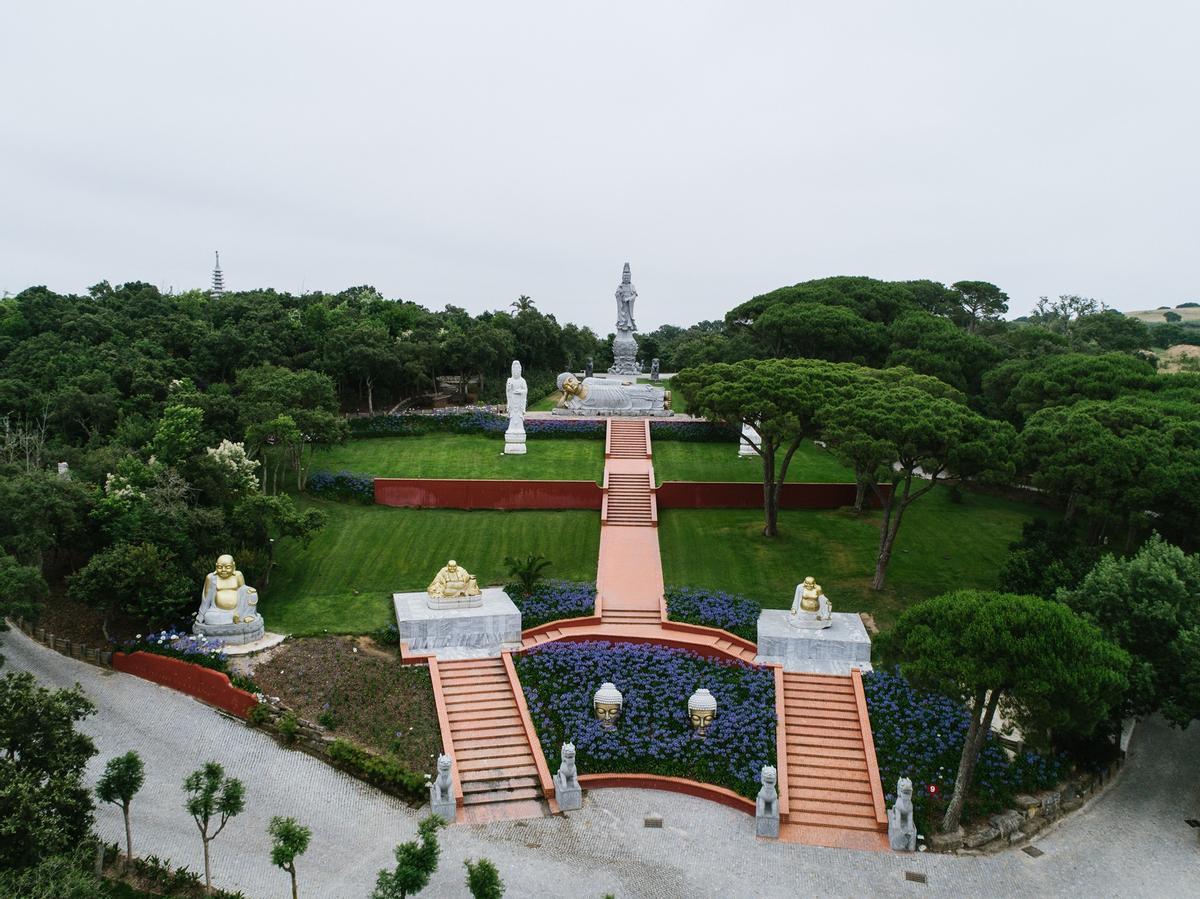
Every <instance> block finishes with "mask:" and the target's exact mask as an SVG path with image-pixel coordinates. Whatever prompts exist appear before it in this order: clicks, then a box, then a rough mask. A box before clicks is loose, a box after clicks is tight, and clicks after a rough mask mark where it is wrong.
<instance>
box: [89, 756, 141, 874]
mask: <svg viewBox="0 0 1200 899" xmlns="http://www.w3.org/2000/svg"><path fill="white" fill-rule="evenodd" d="M145 780H146V772H145V767H144V766H143V765H142V758H141V756H139V755H138V754H137V753H136V752H134V751H133V750H130V751H129V752H127V753H125V754H124V755H119V756H117V757H116V758H114V759H109V760H108V764H107V765H105V766H104V773H103V774H102V775H101V776H100V780H99V781H97V783H96V796H97V798H98V799H100V801H101V802H111V803H113V804H114V805H119V806H120V807H121V815H122V816H123V817H124V818H125V864H129V861H130V860H131V859H132V858H133V834H132V831H131V830H130V828H129V803H131V802H132V801H133V797H134V795H135V794H136V793H137V791H138V790H140V789H141V788H142V784H143V783H145Z"/></svg>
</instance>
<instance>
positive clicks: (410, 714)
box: [253, 637, 442, 772]
mask: <svg viewBox="0 0 1200 899" xmlns="http://www.w3.org/2000/svg"><path fill="white" fill-rule="evenodd" d="M253 678H254V681H255V683H257V684H258V686H259V688H260V689H262V691H263V692H264V693H266V694H267V695H268V696H277V697H279V699H281V700H282V701H283V702H284V703H285V704H287V705H288V706H290V707H291V708H293V709H295V711H296V714H298V715H299V716H300V717H302V718H307V719H308V720H310V721H315V722H320V719H321V716H322V714H325V713H329V714H332V716H333V728H332V730H331V733H332V734H333V735H334V736H338V737H343V738H346V739H349V740H352V741H353V742H355V743H358V744H360V745H361V746H364V747H366V748H368V749H373V750H375V751H376V752H383V753H387V754H389V755H391V756H393V757H394V758H395V759H396V760H397V761H399V762H400V763H401V764H403V765H405V766H406V767H407V768H409V769H410V770H412V771H418V772H420V771H428V772H432V771H433V770H434V759H435V757H436V756H437V754H438V753H439V752H440V751H441V746H442V736H441V731H440V730H439V728H438V719H437V706H436V705H435V704H434V700H433V685H432V684H431V683H430V679H429V669H428V668H426V667H425V666H423V665H401V664H400V658H399V654H398V653H397V652H396V651H395V650H384V649H381V648H379V647H378V646H377V645H376V644H375V643H374V641H372V640H370V639H369V638H363V637H360V638H354V637H307V638H294V639H290V640H288V641H287V642H286V643H284V644H283V646H282V647H281V648H280V649H279V650H278V651H277V652H275V653H272V654H271V655H270V656H269V657H268V658H264V659H263V660H261V661H258V660H255V661H254V662H253Z"/></svg>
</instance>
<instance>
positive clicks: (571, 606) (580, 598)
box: [504, 581, 596, 628]
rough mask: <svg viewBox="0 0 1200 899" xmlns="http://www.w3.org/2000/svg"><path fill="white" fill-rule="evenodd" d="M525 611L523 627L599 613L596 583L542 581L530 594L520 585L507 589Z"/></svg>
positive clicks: (522, 614)
mask: <svg viewBox="0 0 1200 899" xmlns="http://www.w3.org/2000/svg"><path fill="white" fill-rule="evenodd" d="M504 590H505V592H506V593H507V594H508V595H509V596H510V597H511V598H512V601H513V604H514V605H516V607H517V608H518V609H520V610H521V627H522V628H530V627H537V626H538V625H539V624H546V623H547V622H549V621H558V620H559V619H560V618H580V617H582V616H584V615H591V614H592V612H594V611H595V610H596V584H595V583H594V582H586V581H541V582H540V583H539V584H538V585H537V589H536V590H534V591H533V592H532V593H530V594H528V595H526V594H524V593H522V592H521V588H520V586H519V585H517V584H509V585H508V586H506V587H505V588H504Z"/></svg>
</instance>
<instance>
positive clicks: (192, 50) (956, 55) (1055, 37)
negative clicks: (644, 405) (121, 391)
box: [0, 0, 1200, 333]
mask: <svg viewBox="0 0 1200 899" xmlns="http://www.w3.org/2000/svg"><path fill="white" fill-rule="evenodd" d="M1198 33H1200V4H1197V3H1195V2H1192V0H1179V2H1173V3H1166V2H1140V3H1136V4H1135V3H1129V2H1123V3H1117V2H1109V0H1079V2H1075V0H1071V2H1060V0H1036V2H1011V0H1010V2H1005V3H998V2H997V3H984V2H979V0H968V2H964V0H946V2H919V0H907V2H895V0H888V2H862V0H859V2H853V3H827V2H821V3H817V2H797V0H789V2H781V3H752V2H743V3H721V4H715V3H700V2H690V3H684V2H679V3H672V4H656V3H649V2H645V0H640V2H635V3H628V4H611V3H610V4H598V3H589V4H582V3H575V2H563V0H556V2H547V3H537V4H534V3H519V2H508V3H497V2H494V0H493V2H488V3H479V4H469V5H468V4H455V3H421V4H415V3H409V4H401V3H397V2H375V3H348V2H339V3H323V4H316V3H298V2H287V3H283V2H263V0H256V2H215V0H204V2H191V3H185V2H178V0H173V2H145V3H130V2H118V0H105V2H103V3H97V2H94V0H88V2H76V3H64V2H48V3H34V2H23V3H9V4H6V8H5V10H4V12H3V13H0V46H2V47H3V69H4V71H3V86H2V87H0V113H2V121H0V210H2V213H0V290H8V291H11V292H16V291H19V290H21V289H23V288H25V287H27V286H29V285H32V284H46V285H48V286H50V287H51V288H53V289H55V290H59V291H64V292H81V291H83V290H84V289H85V288H86V287H87V286H88V285H89V284H93V283H95V282H97V281H99V280H101V279H108V280H109V281H111V282H113V283H114V284H115V283H119V282H122V281H127V280H144V281H150V282H153V283H155V284H158V285H160V286H161V287H163V288H164V289H166V288H172V287H173V288H174V289H175V290H177V291H178V290H182V289H186V288H190V287H203V286H206V285H207V283H208V279H209V274H210V269H211V267H212V251H213V250H214V249H220V251H221V260H222V265H223V268H224V270H225V274H226V284H227V286H228V287H229V288H232V289H245V288H252V287H259V286H273V287H276V288H278V289H280V290H288V291H293V292H300V291H305V290H314V289H321V290H329V291H336V290H339V289H342V288H344V287H347V286H351V285H358V284H372V285H374V286H375V287H377V288H378V289H379V290H380V291H381V292H382V293H383V294H384V295H385V296H389V297H402V298H404V299H409V300H414V301H416V302H420V303H423V304H425V305H427V306H430V307H432V308H440V307H441V306H443V305H444V304H446V303H455V304H457V305H461V306H465V307H466V308H467V309H469V310H471V311H473V312H479V311H482V310H484V309H496V308H502V307H505V306H506V305H507V304H508V303H509V302H510V301H511V300H512V299H513V298H515V297H516V296H517V295H518V294H522V293H525V294H529V295H530V296H532V297H533V298H534V300H535V302H536V303H537V305H538V307H539V308H541V309H542V310H544V311H547V312H553V313H555V314H556V315H557V316H558V317H559V320H560V321H568V320H573V321H577V322H580V323H583V324H589V325H591V326H593V327H595V328H596V329H598V330H599V331H600V332H601V333H604V332H607V331H609V330H611V329H612V326H613V322H614V318H615V304H614V302H613V299H612V296H613V291H614V290H615V288H616V286H617V283H618V281H619V279H620V272H621V265H622V263H624V262H625V261H627V260H628V261H629V262H630V263H631V264H632V266H633V279H634V284H635V285H636V286H637V288H638V291H639V294H640V298H639V301H638V308H637V310H636V311H637V318H638V324H639V326H640V327H641V328H642V330H649V329H651V328H654V327H656V326H657V325H659V324H662V323H664V322H673V323H677V324H690V323H692V322H694V321H697V320H700V319H706V318H719V317H720V316H722V315H723V314H724V313H725V311H726V310H728V309H729V308H730V307H731V306H733V305H734V304H736V303H738V302H741V301H742V300H745V299H748V298H749V297H751V296H754V295H755V294H758V293H762V292H764V291H767V290H770V289H773V288H775V287H779V286H781V285H784V284H793V283H796V282H798V281H804V280H807V279H810V278H817V277H824V276H827V275H839V274H862V275H870V276H873V277H878V278H887V279H907V278H932V279H936V280H940V281H943V282H946V283H950V282H953V281H956V280H960V279H973V280H988V281H993V282H995V283H997V284H999V285H1000V286H1001V287H1002V288H1003V289H1005V290H1006V291H1007V292H1008V293H1009V295H1010V296H1011V298H1012V307H1013V313H1014V314H1019V313H1022V312H1025V311H1027V310H1028V309H1029V307H1030V306H1031V305H1032V303H1033V302H1035V301H1036V299H1037V297H1038V296H1039V295H1041V294H1049V295H1057V294H1060V293H1078V294H1083V295H1088V296H1093V297H1096V298H1098V299H1101V300H1104V301H1105V302H1107V303H1109V304H1110V305H1112V306H1115V307H1117V308H1120V309H1126V310H1129V309H1142V308H1147V307H1154V306H1159V305H1170V306H1174V305H1176V304H1177V303H1179V302H1181V301H1184V300H1200V285H1198V284H1197V264H1196V263H1197V259H1198V258H1200V254H1198V249H1197V237H1198V231H1200V228H1198V224H1197V213H1198V210H1200V174H1198V173H1200V114H1198V110H1200V74H1198V73H1200V65H1198V62H1197V55H1196V39H1197V34H1198Z"/></svg>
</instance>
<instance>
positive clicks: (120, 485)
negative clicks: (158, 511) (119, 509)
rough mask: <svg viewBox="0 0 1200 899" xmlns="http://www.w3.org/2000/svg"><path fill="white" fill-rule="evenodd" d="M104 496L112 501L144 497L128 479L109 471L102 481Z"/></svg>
mask: <svg viewBox="0 0 1200 899" xmlns="http://www.w3.org/2000/svg"><path fill="white" fill-rule="evenodd" d="M104 495H105V496H110V497H112V498H113V499H144V498H145V496H146V494H144V493H142V491H140V490H138V488H136V487H134V486H133V484H132V483H130V481H129V478H127V477H125V476H124V475H119V474H114V473H113V472H111V471H110V472H109V473H108V476H107V477H106V478H105V479H104Z"/></svg>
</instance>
